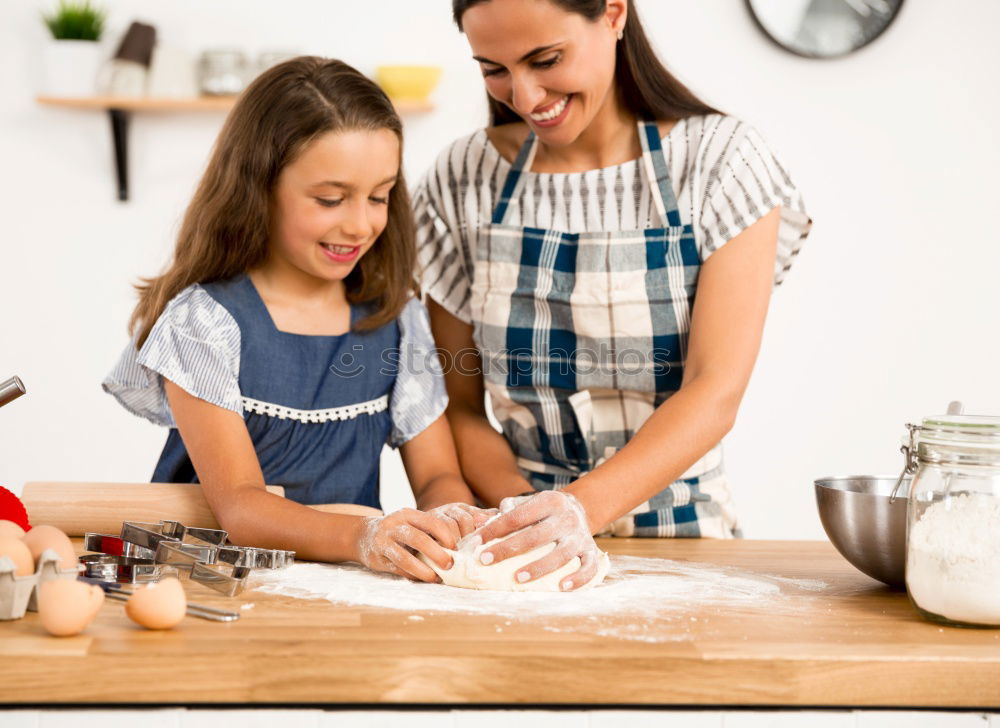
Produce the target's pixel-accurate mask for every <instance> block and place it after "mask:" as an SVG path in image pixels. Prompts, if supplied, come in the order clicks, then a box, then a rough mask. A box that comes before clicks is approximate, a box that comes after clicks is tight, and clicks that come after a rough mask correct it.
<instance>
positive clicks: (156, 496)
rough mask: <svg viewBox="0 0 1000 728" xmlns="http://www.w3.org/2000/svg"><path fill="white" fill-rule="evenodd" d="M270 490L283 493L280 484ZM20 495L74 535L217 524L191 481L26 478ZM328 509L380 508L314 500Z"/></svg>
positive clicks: (33, 516)
mask: <svg viewBox="0 0 1000 728" xmlns="http://www.w3.org/2000/svg"><path fill="white" fill-rule="evenodd" d="M267 490H268V491H269V492H271V493H274V494H276V495H280V496H284V495H285V489H284V488H282V487H281V486H277V485H269V486H267ZM21 500H22V501H23V502H24V507H25V508H26V509H27V511H28V518H29V520H30V521H31V523H32V524H41V523H47V524H49V525H51V526H55V527H57V528H59V529H61V530H62V531H64V532H65V533H66V534H67V535H69V536H82V535H83V534H84V533H87V532H93V533H119V532H121V529H122V521H140V522H152V523H157V522H159V521H164V520H169V521H178V522H180V523H183V524H184V525H185V526H191V527H192V528H218V527H219V522H218V521H217V520H216V519H215V515H214V514H213V513H212V509H211V508H209V507H208V501H206V500H205V495H204V493H202V490H201V486H200V485H198V484H189V483H73V482H62V483H41V482H39V483H25V485H24V491H23V492H22V494H21ZM312 507H313V508H316V509H317V510H321V511H324V512H327V513H346V514H348V515H359V516H361V515H363V516H373V515H381V513H382V512H381V511H379V510H377V509H375V508H369V507H367V506H358V505H354V504H351V503H325V504H322V505H316V506H312Z"/></svg>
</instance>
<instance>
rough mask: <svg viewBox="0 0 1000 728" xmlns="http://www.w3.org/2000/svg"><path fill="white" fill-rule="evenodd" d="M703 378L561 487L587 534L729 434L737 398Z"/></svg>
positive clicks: (672, 478)
mask: <svg viewBox="0 0 1000 728" xmlns="http://www.w3.org/2000/svg"><path fill="white" fill-rule="evenodd" d="M729 392H730V390H729V389H727V388H726V387H724V386H720V383H719V382H715V381H712V379H711V378H709V377H701V378H696V379H693V380H691V381H690V382H688V383H686V384H685V385H684V386H683V387H681V388H680V389H679V390H678V391H677V392H676V393H675V394H674V395H673V396H671V397H670V398H669V399H668V400H667V401H666V402H664V403H663V404H661V405H660V406H659V407H658V408H657V409H656V411H655V412H653V414H652V415H651V416H650V418H649V419H648V420H646V422H645V423H644V424H643V425H642V427H640V428H639V431H638V432H636V434H635V436H634V437H633V438H632V439H631V440H630V441H629V442H628V443H627V444H626V445H625V446H624V447H623V448H621V450H619V451H618V452H617V453H615V455H614V456H613V457H611V458H609V459H608V460H607V461H605V462H604V463H602V464H601V465H600V466H599V467H597V468H595V469H594V470H592V471H590V472H589V473H587V474H586V475H584V476H583V477H581V478H580V479H579V480H577V481H575V482H574V483H572V484H571V485H569V486H567V488H566V491H567V492H570V493H572V494H573V495H575V496H576V497H577V498H578V499H579V500H580V502H581V504H582V505H583V507H584V510H586V512H587V520H588V522H589V525H590V528H591V532H592V533H597V532H598V531H600V530H601V529H602V528H603V527H604V526H606V525H607V524H609V523H611V522H612V521H614V520H615V519H616V518H619V517H621V516H623V515H625V514H626V513H628V512H629V511H631V510H632V509H633V508H635V507H636V506H637V505H639V504H640V503H643V502H644V501H647V500H649V499H650V498H651V497H653V496H654V495H656V494H657V493H659V492H660V491H662V490H663V489H664V488H666V487H667V486H669V485H670V484H671V483H672V482H674V481H675V480H677V478H679V477H680V476H681V475H682V474H683V473H684V471H686V470H687V469H688V468H690V467H691V465H693V464H694V463H695V462H696V461H697V460H698V459H699V458H700V457H702V456H703V455H704V454H705V453H707V452H708V451H709V450H710V449H711V448H712V447H714V446H715V445H716V444H718V442H719V441H720V440H721V439H722V438H723V436H724V435H725V434H726V433H727V432H729V430H730V429H731V428H732V426H733V420H734V419H735V416H736V410H737V408H738V406H739V401H740V398H741V396H742V390H740V394H738V395H737V394H731V393H729Z"/></svg>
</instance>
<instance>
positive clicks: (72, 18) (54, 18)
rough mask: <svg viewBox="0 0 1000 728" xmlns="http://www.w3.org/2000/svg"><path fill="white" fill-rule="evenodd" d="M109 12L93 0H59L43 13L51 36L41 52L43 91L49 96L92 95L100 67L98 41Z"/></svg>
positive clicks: (100, 59)
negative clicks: (56, 4) (55, 5)
mask: <svg viewBox="0 0 1000 728" xmlns="http://www.w3.org/2000/svg"><path fill="white" fill-rule="evenodd" d="M106 17H107V13H106V12H105V11H104V10H103V9H101V8H97V7H95V6H93V5H91V3H90V0H60V2H59V5H58V7H56V9H55V10H54V11H53V12H52V13H49V14H44V13H43V15H42V19H43V20H44V21H45V25H46V26H48V29H49V31H50V32H51V34H52V39H51V40H50V41H49V42H48V43H47V44H46V46H45V47H44V48H43V51H42V93H43V94H44V95H46V96H92V95H94V93H95V92H96V86H97V74H98V71H99V69H100V67H101V63H102V60H103V59H102V57H101V47H100V44H99V43H98V41H99V40H100V39H101V33H103V32H104V21H105V19H106Z"/></svg>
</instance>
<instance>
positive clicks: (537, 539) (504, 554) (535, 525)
mask: <svg viewBox="0 0 1000 728" xmlns="http://www.w3.org/2000/svg"><path fill="white" fill-rule="evenodd" d="M500 512H501V513H502V515H501V516H500V517H499V518H497V519H496V520H495V521H493V522H492V523H491V524H490V525H488V526H486V527H484V528H482V529H481V530H480V531H479V533H478V536H479V537H480V538H482V542H483V543H489V542H490V541H492V540H494V539H498V538H503V539H504V540H503V541H501V542H500V543H498V544H496V545H495V546H492V547H490V548H489V549H487V550H485V551H483V552H482V554H481V556H480V559H481V560H482V562H483V563H484V564H495V563H497V562H498V561H503V560H504V559H509V558H510V557H511V556H517V555H518V554H523V553H525V552H527V551H531V550H532V549H534V548H538V547H539V546H544V545H545V544H548V543H552V542H553V541H554V542H555V544H556V547H555V549H554V550H553V551H552V552H551V553H549V554H546V555H545V556H543V557H542V558H540V559H539V560H538V561H533V562H532V563H530V564H528V565H527V566H525V567H524V568H523V569H521V570H520V571H518V572H517V574H515V575H514V578H515V579H517V580H518V581H519V582H521V583H524V582H526V581H532V580H534V579H537V578H539V577H541V576H544V575H545V574H548V573H550V572H553V571H555V570H556V569H558V568H559V567H561V566H563V565H564V564H566V563H568V562H569V561H570V560H572V559H573V557H574V556H578V557H579V558H580V568H579V569H578V570H577V571H576V573H574V574H571V575H570V576H568V577H566V578H565V579H564V580H563V581H562V583H561V584H560V585H559V587H560V589H562V590H563V591H571V590H573V589H578V588H579V587H581V586H583V585H584V584H586V583H587V582H588V581H590V580H591V579H592V578H593V577H594V575H595V574H597V567H598V564H599V561H598V557H599V555H600V549H598V548H597V544H596V543H594V538H593V537H592V536H591V535H590V527H589V526H588V525H587V514H586V512H585V511H584V510H583V506H582V505H580V502H579V501H578V500H577V499H576V497H575V496H573V495H572V494H570V493H566V492H565V491H559V490H543V491H541V492H539V493H537V494H535V495H529V496H517V497H514V498H504V499H503V500H502V501H501V502H500ZM522 529H523V530H522ZM515 531H519V532H520V533H516V534H515V535H513V536H510V538H504V537H505V536H509V535H510V534H512V533H514V532H515Z"/></svg>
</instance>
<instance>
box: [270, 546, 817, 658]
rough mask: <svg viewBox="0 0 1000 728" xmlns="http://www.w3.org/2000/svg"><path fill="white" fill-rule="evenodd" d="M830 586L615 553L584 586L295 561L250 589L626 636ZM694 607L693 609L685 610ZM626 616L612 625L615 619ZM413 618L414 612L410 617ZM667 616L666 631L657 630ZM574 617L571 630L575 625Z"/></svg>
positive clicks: (774, 606)
mask: <svg viewBox="0 0 1000 728" xmlns="http://www.w3.org/2000/svg"><path fill="white" fill-rule="evenodd" d="M826 587H827V584H826V583H825V582H822V581H816V580H811V579H789V578H785V577H780V576H771V575H766V574H756V573H753V572H749V571H744V570H741V569H737V568H734V567H721V566H714V565H709V564H697V563H691V562H682V561H671V560H669V559H652V558H642V557H638V556H612V557H611V571H610V572H609V573H608V576H607V579H606V580H605V582H604V584H602V585H600V586H597V587H594V588H593V589H590V590H588V591H581V592H576V593H566V592H498V591H477V590H473V589H458V588H455V587H450V586H444V585H441V584H424V583H417V582H412V581H408V580H406V579H403V578H401V577H396V576H390V575H387V574H376V573H374V572H371V571H369V570H368V569H365V568H363V567H360V566H354V565H333V564H313V563H300V564H294V565H292V566H290V567H288V568H286V569H282V570H279V571H260V572H257V573H256V574H255V576H254V578H253V583H252V584H251V588H253V589H255V590H257V591H260V592H266V593H270V594H282V595H286V596H292V597H300V598H304V599H326V600H328V601H330V602H333V603H337V604H350V605H360V606H366V607H376V608H384V609H397V610H404V611H409V612H423V613H435V612H461V613H466V614H487V615H494V616H499V617H509V618H514V619H517V620H530V619H533V618H545V619H546V621H547V622H549V624H548V625H547V626H546V627H545V628H546V629H551V631H561V629H563V627H561V626H560V625H562V624H563V623H562V622H561V621H558V620H557V622H558V623H555V622H553V621H552V620H553V619H556V618H559V617H577V618H579V617H581V616H584V617H587V618H588V619H587V622H590V626H589V628H587V631H590V632H594V633H597V634H603V635H608V636H616V637H620V638H626V639H639V640H648V641H663V640H669V639H683V638H684V635H683V634H680V635H678V634H677V632H678V630H677V629H676V626H677V625H678V624H679V623H681V622H683V623H684V624H685V629H684V630H682V631H688V630H689V628H690V626H689V625H690V622H692V621H695V622H696V621H697V620H699V619H702V620H706V619H707V616H706V615H711V614H724V613H731V612H732V611H733V610H739V609H740V608H741V607H742V608H755V609H759V608H761V607H766V608H767V609H768V610H769V611H773V612H782V613H789V612H798V611H800V610H802V608H803V607H806V606H807V605H808V603H809V602H810V601H811V600H812V599H813V598H814V597H815V596H816V595H817V594H818V592H821V591H822V590H824V589H825V588H826ZM691 613H694V614H696V615H698V616H694V617H692V616H689V615H690V614H691ZM609 618H621V620H623V621H622V622H621V623H620V624H614V622H615V619H609ZM411 619H412V617H411ZM657 622H659V623H661V626H662V623H664V622H670V623H672V624H673V626H674V629H673V630H672V632H671V634H664V630H662V629H659V630H658V629H655V623H657ZM579 624H580V622H579V619H577V620H574V621H573V625H574V626H565V627H564V628H565V629H566V630H567V631H569V630H572V631H578V630H579V629H580V626H579Z"/></svg>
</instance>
